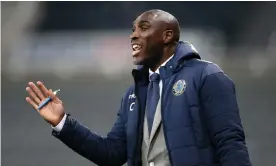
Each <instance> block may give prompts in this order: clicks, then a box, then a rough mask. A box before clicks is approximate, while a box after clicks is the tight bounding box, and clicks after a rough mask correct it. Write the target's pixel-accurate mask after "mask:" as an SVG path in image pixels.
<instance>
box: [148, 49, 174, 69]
mask: <svg viewBox="0 0 276 166" xmlns="http://www.w3.org/2000/svg"><path fill="white" fill-rule="evenodd" d="M175 49H176V44H173V45H168V46H167V47H165V48H164V50H163V53H162V56H161V57H160V58H159V60H157V61H155V63H154V64H152V65H151V67H150V70H151V71H153V72H155V71H156V70H157V69H158V68H159V67H160V66H161V65H162V64H163V63H164V62H166V60H168V59H169V58H170V57H171V56H172V55H173V54H174V52H175Z"/></svg>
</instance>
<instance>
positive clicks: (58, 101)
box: [49, 89, 62, 104]
mask: <svg viewBox="0 0 276 166" xmlns="http://www.w3.org/2000/svg"><path fill="white" fill-rule="evenodd" d="M49 95H50V97H51V98H52V100H53V102H55V103H56V104H58V103H62V101H61V100H60V99H59V98H58V97H57V95H55V94H54V93H53V90H52V89H50V90H49Z"/></svg>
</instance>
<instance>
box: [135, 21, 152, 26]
mask: <svg viewBox="0 0 276 166" xmlns="http://www.w3.org/2000/svg"><path fill="white" fill-rule="evenodd" d="M134 24H135V21H134V22H133V23H132V26H134ZM141 24H150V22H149V21H147V20H141V21H140V22H139V25H141Z"/></svg>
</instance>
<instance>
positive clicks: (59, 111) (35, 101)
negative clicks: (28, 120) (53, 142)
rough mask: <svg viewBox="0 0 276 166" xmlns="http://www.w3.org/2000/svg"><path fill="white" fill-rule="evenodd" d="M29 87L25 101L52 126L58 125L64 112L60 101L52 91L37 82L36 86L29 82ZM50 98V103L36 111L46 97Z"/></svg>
mask: <svg viewBox="0 0 276 166" xmlns="http://www.w3.org/2000/svg"><path fill="white" fill-rule="evenodd" d="M28 85H29V86H28V87H27V88H26V91H27V92H28V93H29V97H26V101H27V102H28V103H29V104H30V105H31V106H32V107H33V108H34V109H35V110H36V111H37V112H38V113H39V114H40V115H41V116H42V117H43V118H44V119H45V120H46V121H47V122H48V123H50V124H51V125H52V126H56V125H58V123H59V122H60V121H61V119H62V118H63V116H64V114H65V111H64V106H63V104H62V101H61V100H60V99H59V98H58V97H57V96H56V95H55V94H54V93H53V91H52V89H49V90H48V89H47V88H46V87H45V85H44V84H43V83H42V82H40V81H38V82H37V85H35V84H34V83H33V82H29V84H28ZM49 96H50V97H51V99H52V100H51V101H50V102H49V103H48V104H47V105H45V106H44V107H42V108H41V109H40V110H38V106H39V104H41V103H42V102H43V101H44V100H45V99H46V98H47V97H49Z"/></svg>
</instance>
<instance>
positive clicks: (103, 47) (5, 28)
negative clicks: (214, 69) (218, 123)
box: [1, 2, 276, 166]
mask: <svg viewBox="0 0 276 166" xmlns="http://www.w3.org/2000/svg"><path fill="white" fill-rule="evenodd" d="M149 9H162V10H165V11H168V12H170V13H171V14H173V15H174V16H175V17H176V18H178V20H179V22H180V25H181V28H182V29H181V40H185V41H189V42H191V43H192V44H193V45H194V46H195V48H196V49H197V51H198V52H199V53H200V54H201V56H202V58H203V59H205V60H209V61H213V62H215V63H217V64H218V65H220V66H221V68H222V69H223V70H224V71H225V72H226V73H227V74H228V75H229V76H230V77H231V78H232V79H233V80H234V82H235V83H236V90H237V99H238V103H239V106H240V114H241V118H242V121H243V125H244V129H245V133H246V141H247V145H248V149H249V153H250V158H251V160H252V163H253V165H255V166H274V165H275V163H276V157H275V156H276V143H275V140H276V130H275V126H276V121H275V117H276V111H275V105H274V104H275V101H276V100H275V94H276V87H275V85H276V74H275V72H276V66H275V61H276V56H275V53H276V21H275V20H276V4H275V2H1V30H2V33H1V48H2V49H1V62H2V63H1V66H2V68H1V77H2V79H1V80H2V83H1V95H2V98H1V99H2V101H1V105H2V109H1V113H2V116H1V118H2V119H1V120H2V145H1V150H2V165H3V166H37V165H39V166H48V165H51V166H60V165H67V166H75V165H82V166H88V165H93V163H91V162H90V161H88V160H86V159H84V158H83V157H81V156H79V155H77V154H76V153H74V152H73V151H72V150H70V149H69V148H68V147H66V146H65V145H63V144H62V143H61V142H60V141H59V140H57V139H55V138H54V137H53V136H51V127H50V126H49V125H48V124H47V123H46V122H45V121H44V120H42V119H41V118H40V116H39V115H38V113H37V112H36V111H35V110H33V109H32V108H31V107H30V106H29V105H28V104H27V103H26V102H25V97H26V96H27V93H26V91H25V88H26V86H27V83H28V82H29V81H37V80H41V81H43V82H44V83H45V84H46V85H47V86H48V88H53V89H58V88H60V89H61V93H60V94H59V96H60V98H61V99H62V100H63V101H64V103H65V107H66V110H67V112H69V113H71V114H72V115H73V116H74V117H75V118H76V119H78V120H79V121H80V122H81V123H82V124H84V125H86V126H87V127H89V128H90V129H91V130H93V131H95V132H97V133H99V134H101V135H106V133H107V132H108V131H109V130H110V129H111V127H112V125H113V123H114V121H115V119H116V113H117V111H118V108H119V104H120V100H121V97H122V95H123V93H124V92H125V90H126V89H127V88H128V86H129V85H130V84H132V82H133V81H132V76H131V74H130V73H131V69H132V68H135V66H134V65H133V64H132V58H131V46H130V40H129V35H130V33H131V30H132V22H133V21H134V20H135V18H136V17H137V16H138V15H140V14H141V13H142V12H144V11H146V10H149Z"/></svg>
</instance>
